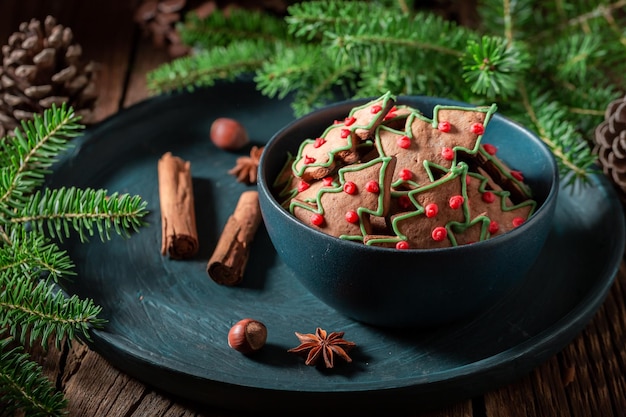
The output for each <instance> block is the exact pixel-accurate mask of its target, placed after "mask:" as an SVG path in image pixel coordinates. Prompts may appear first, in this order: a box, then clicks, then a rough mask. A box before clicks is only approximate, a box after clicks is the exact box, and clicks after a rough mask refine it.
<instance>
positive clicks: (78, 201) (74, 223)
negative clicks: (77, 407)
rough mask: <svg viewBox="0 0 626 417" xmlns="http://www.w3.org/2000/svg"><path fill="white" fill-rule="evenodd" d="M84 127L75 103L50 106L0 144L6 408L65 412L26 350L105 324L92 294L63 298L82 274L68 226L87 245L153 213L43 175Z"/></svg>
mask: <svg viewBox="0 0 626 417" xmlns="http://www.w3.org/2000/svg"><path fill="white" fill-rule="evenodd" d="M82 129H83V126H82V125H81V124H79V117H78V116H76V114H75V113H74V110H73V109H72V108H71V107H66V106H65V105H62V106H59V107H57V106H52V108H50V109H48V110H45V111H44V112H43V113H42V114H41V115H35V116H34V118H33V120H32V121H29V122H22V124H21V126H20V127H18V129H16V130H15V132H14V136H12V137H10V138H9V137H7V138H5V139H4V140H3V141H2V143H1V144H0V334H2V335H7V339H4V340H3V341H1V342H0V403H2V404H3V405H7V408H8V410H9V411H7V413H8V412H10V413H13V412H14V411H21V412H22V413H24V414H26V415H29V416H30V415H33V416H43V415H45V416H49V415H53V416H57V415H59V416H60V415H64V414H65V410H64V408H65V404H66V402H65V399H64V397H63V394H62V393H60V392H57V391H56V389H55V387H54V386H53V385H52V384H51V383H50V382H49V381H48V380H47V379H46V378H45V376H44V375H43V374H42V372H41V370H40V368H39V367H38V366H37V364H36V363H34V362H32V361H30V360H29V357H28V354H27V353H24V350H23V347H24V345H28V346H33V345H34V344H36V343H39V344H41V346H42V347H43V348H44V349H47V348H48V346H47V345H48V341H49V340H54V342H55V346H56V347H57V348H60V346H61V342H62V341H64V340H66V341H68V342H69V341H72V340H75V339H78V338H79V337H81V338H82V339H86V340H89V338H90V333H89V331H90V330H91V329H93V328H99V327H101V326H103V325H104V323H105V320H104V319H101V318H100V317H99V315H100V314H101V311H102V308H101V307H100V306H98V305H96V304H95V302H94V301H93V300H90V299H82V298H80V297H79V296H77V295H67V294H65V293H64V292H63V291H62V290H61V289H60V287H59V286H58V285H57V284H58V283H62V282H61V279H62V278H67V277H70V276H72V275H76V273H75V271H74V264H73V262H72V260H71V259H70V257H69V255H68V253H67V252H65V251H64V250H61V249H60V248H59V246H58V245H57V244H56V243H55V241H56V240H58V241H62V240H63V239H64V238H67V237H69V236H70V234H72V233H76V234H78V236H79V237H80V240H81V241H82V242H85V241H87V240H88V238H89V237H90V236H94V235H96V234H97V235H98V236H99V237H100V239H101V240H109V239H111V237H112V235H113V233H115V234H117V235H120V236H122V237H124V238H127V237H130V235H131V233H132V232H136V231H138V230H139V228H140V227H141V226H143V225H144V221H143V218H144V216H145V215H146V214H147V211H146V205H147V204H146V202H145V201H143V200H142V199H141V197H139V196H131V195H128V194H118V193H112V194H108V192H107V191H106V190H94V189H89V188H87V189H79V188H76V187H69V188H65V187H63V188H60V189H50V188H47V187H46V186H45V176H46V175H47V174H49V173H51V170H52V169H53V166H54V165H53V164H54V163H55V162H56V161H57V158H58V156H59V155H60V154H61V153H62V152H63V151H65V150H66V149H67V148H68V147H69V146H70V139H72V138H75V137H77V136H78V135H80V134H81V132H82ZM9 345H11V348H9ZM13 345H17V347H12V346H13Z"/></svg>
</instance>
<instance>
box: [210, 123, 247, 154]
mask: <svg viewBox="0 0 626 417" xmlns="http://www.w3.org/2000/svg"><path fill="white" fill-rule="evenodd" d="M211 141H212V142H213V143H214V144H215V146H217V147H218V148H220V149H225V150H228V151H236V150H238V149H241V148H243V147H244V146H246V145H247V144H248V142H250V139H249V138H248V132H247V131H246V129H245V128H244V127H243V126H242V125H241V123H239V122H238V121H236V120H235V119H229V118H228V117H220V118H217V119H215V120H214V121H213V123H212V124H211Z"/></svg>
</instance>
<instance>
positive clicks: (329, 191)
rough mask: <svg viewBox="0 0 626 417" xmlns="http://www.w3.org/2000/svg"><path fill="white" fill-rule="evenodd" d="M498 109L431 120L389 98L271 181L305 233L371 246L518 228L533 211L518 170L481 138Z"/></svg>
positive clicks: (306, 143) (338, 127)
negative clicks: (308, 229)
mask: <svg viewBox="0 0 626 417" xmlns="http://www.w3.org/2000/svg"><path fill="white" fill-rule="evenodd" d="M495 110H496V106H495V105H491V106H478V107H460V106H443V105H438V106H435V108H434V109H433V118H432V119H429V118H427V117H425V116H424V115H423V114H422V113H421V112H419V111H418V110H416V109H414V108H411V107H410V106H406V105H398V104H395V98H394V97H393V96H392V95H391V94H389V93H387V94H385V95H383V96H382V97H380V98H379V99H376V100H372V101H370V102H368V103H366V104H364V105H362V106H359V107H355V108H353V109H352V110H351V111H350V112H349V114H348V115H347V116H346V117H345V118H344V119H343V120H340V121H337V122H335V123H333V124H332V125H330V126H329V127H328V128H327V129H326V130H325V131H324V132H323V133H322V135H321V136H320V137H319V138H316V139H314V140H312V139H306V140H303V142H302V143H301V145H300V147H299V151H298V155H296V156H295V157H293V158H289V159H288V161H287V163H286V164H285V168H284V169H283V171H281V174H280V175H279V177H278V179H277V180H276V182H275V188H276V189H280V191H279V192H278V194H279V198H280V199H281V203H282V204H283V206H284V207H286V208H287V207H288V209H289V210H290V212H291V213H292V214H293V215H294V216H295V217H297V218H298V219H300V220H301V221H303V222H305V223H307V224H309V225H310V226H311V227H313V228H316V229H318V230H320V231H323V232H325V233H328V234H330V235H332V236H336V237H339V238H341V239H347V240H353V241H357V242H362V243H365V244H367V245H374V246H384V247H395V248H398V249H409V248H412V249H414V248H422V249H428V248H442V247H449V246H457V245H464V244H470V243H474V242H478V241H481V240H485V239H488V238H490V237H493V236H496V235H499V234H502V233H506V232H507V231H509V230H512V229H513V228H515V227H517V226H519V225H520V224H522V223H523V222H524V221H526V219H528V217H530V216H531V215H532V214H533V212H534V209H535V207H536V202H535V201H534V200H532V198H531V190H530V188H529V187H528V185H527V184H525V183H524V181H523V175H522V173H520V172H519V171H515V170H512V169H510V168H509V167H508V166H507V165H506V164H505V163H504V162H503V161H501V160H500V159H499V158H498V157H497V156H496V151H497V149H495V147H493V146H492V145H488V144H482V143H481V139H482V136H483V133H484V132H485V129H486V128H487V126H488V123H489V121H490V119H491V116H492V115H493V113H494V112H495Z"/></svg>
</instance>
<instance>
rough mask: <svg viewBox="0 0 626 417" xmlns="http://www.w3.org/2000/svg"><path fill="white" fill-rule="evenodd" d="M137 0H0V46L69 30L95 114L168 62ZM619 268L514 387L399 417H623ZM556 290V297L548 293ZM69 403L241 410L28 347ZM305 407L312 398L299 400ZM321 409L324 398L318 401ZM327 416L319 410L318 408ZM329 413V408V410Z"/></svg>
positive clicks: (113, 409)
mask: <svg viewBox="0 0 626 417" xmlns="http://www.w3.org/2000/svg"><path fill="white" fill-rule="evenodd" d="M137 3H138V2H137V1H126V0H111V1H106V2H100V1H88V0H1V1H0V43H2V44H3V45H4V44H6V41H7V39H8V36H9V35H10V34H11V33H13V32H14V31H16V30H17V29H18V26H19V24H20V23H21V22H24V21H28V20H30V19H31V18H39V19H43V18H44V17H45V16H46V15H52V16H54V17H56V18H57V20H58V22H59V23H61V24H63V25H65V26H69V27H71V28H72V29H73V30H74V35H75V38H76V41H77V42H79V43H80V44H81V45H82V47H83V51H84V52H83V53H84V55H85V56H86V57H88V58H90V59H93V60H95V61H96V62H98V63H99V65H100V73H99V84H98V85H99V90H98V91H99V98H98V101H97V108H96V111H95V117H96V119H97V120H103V119H104V118H106V117H108V116H110V115H112V114H114V113H116V112H118V111H119V110H121V109H122V108H124V107H127V106H130V105H132V104H134V103H137V102H139V101H141V100H143V99H144V98H146V97H147V95H148V91H147V89H146V85H145V74H146V73H147V72H148V71H150V70H151V69H153V68H155V67H156V66H157V65H159V64H161V63H163V62H166V61H167V60H169V57H168V55H167V53H166V52H165V51H164V50H161V49H157V48H155V47H154V46H153V45H152V44H151V42H150V41H149V40H147V39H145V38H143V37H142V36H141V32H140V31H139V29H138V27H137V26H136V25H135V23H134V22H133V11H134V8H135V7H136V4H137ZM625 287H626V267H625V265H624V262H623V261H622V263H621V265H620V269H619V273H618V276H617V278H616V282H615V284H614V286H613V288H612V290H611V292H610V294H609V296H608V298H607V299H606V301H605V303H604V304H603V306H602V307H601V308H600V310H599V311H598V313H597V314H596V316H595V317H594V319H593V320H592V321H591V322H590V323H589V324H588V325H587V326H586V328H585V329H584V331H583V332H582V333H581V334H580V335H579V336H578V337H577V338H576V339H575V340H573V341H572V342H571V343H570V344H569V345H568V346H567V347H566V348H565V349H563V351H561V352H560V353H558V354H557V355H555V356H554V357H552V358H551V359H550V360H548V361H547V362H546V363H544V364H542V365H540V366H539V367H538V368H536V369H535V370H534V371H532V372H531V373H530V374H529V375H527V376H525V377H523V378H521V379H520V380H519V381H516V382H515V383H513V384H510V385H507V386H504V387H502V388H500V389H498V390H495V391H492V392H489V393H486V394H485V395H484V396H481V397H478V398H474V399H471V400H467V401H464V402H461V403H457V404H450V405H449V406H448V407H445V408H444V409H441V410H436V411H429V412H422V411H421V410H407V413H406V416H414V417H417V416H421V417H423V416H429V417H444V416H446V417H487V416H488V417H497V416H506V417H517V416H519V417H522V416H523V417H528V416H580V417H588V416H602V417H611V416H615V417H623V416H626V304H625V301H624V300H625V299H626V292H625ZM555 297H558V294H555ZM31 352H32V354H33V357H34V358H35V359H36V360H37V361H38V362H39V363H41V364H42V366H43V367H44V370H45V373H46V375H48V376H49V378H50V379H51V380H52V381H54V382H55V383H56V385H57V387H58V389H59V390H62V391H63V392H64V393H65V395H66V397H67V398H68V400H69V409H68V411H69V415H70V416H72V417H74V416H84V417H89V416H125V417H137V416H153V417H159V416H163V417H165V416H189V417H192V416H212V417H216V416H239V415H242V414H236V413H233V412H230V411H227V410H217V409H211V408H207V407H206V406H199V405H195V404H190V403H188V402H186V401H183V400H180V399H178V398H174V397H172V396H171V395H169V394H167V393H162V392H158V391H155V390H154V389H152V388H151V387H150V386H148V385H145V384H143V383H141V382H139V381H137V380H135V379H133V378H131V377H129V376H127V375H126V374H124V372H121V371H120V370H118V369H116V368H114V367H112V366H111V365H109V364H108V363H107V362H106V361H105V360H104V359H103V358H102V357H100V356H99V355H98V354H97V353H95V352H93V351H91V350H89V348H87V347H86V346H84V345H81V344H79V343H71V344H67V345H65V346H63V347H62V349H61V350H57V349H54V348H51V349H50V350H49V351H47V352H44V351H42V350H41V349H40V348H33V349H31ZM303 406H305V407H306V406H311V405H303ZM313 406H319V407H320V410H324V408H323V404H317V405H313ZM325 414H326V413H325ZM330 415H332V413H330Z"/></svg>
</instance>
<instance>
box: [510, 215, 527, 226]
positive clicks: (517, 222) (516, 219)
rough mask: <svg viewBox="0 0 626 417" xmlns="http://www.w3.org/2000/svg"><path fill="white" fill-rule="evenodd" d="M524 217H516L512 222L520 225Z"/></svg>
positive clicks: (514, 224)
mask: <svg viewBox="0 0 626 417" xmlns="http://www.w3.org/2000/svg"><path fill="white" fill-rule="evenodd" d="M524 221H525V220H524V218H523V217H515V218H514V219H513V221H512V222H511V223H513V227H519V226H521V225H522V223H524Z"/></svg>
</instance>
